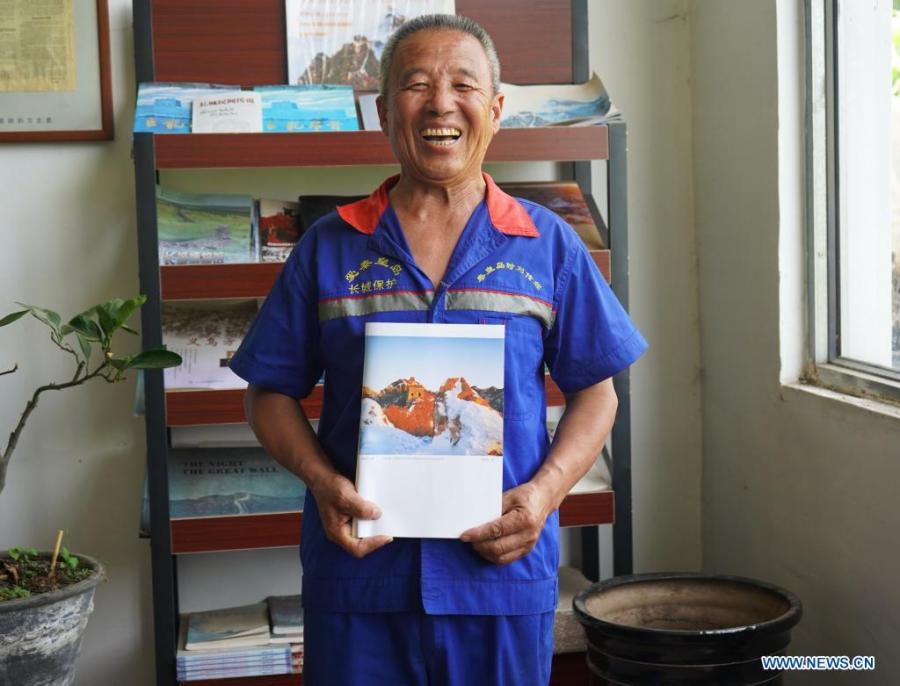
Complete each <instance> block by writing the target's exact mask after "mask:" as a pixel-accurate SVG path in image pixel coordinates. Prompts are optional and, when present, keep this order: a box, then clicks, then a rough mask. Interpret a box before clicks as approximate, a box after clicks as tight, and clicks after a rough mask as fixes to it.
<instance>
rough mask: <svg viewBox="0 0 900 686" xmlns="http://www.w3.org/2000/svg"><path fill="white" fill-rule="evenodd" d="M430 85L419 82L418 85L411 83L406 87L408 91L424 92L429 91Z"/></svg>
mask: <svg viewBox="0 0 900 686" xmlns="http://www.w3.org/2000/svg"><path fill="white" fill-rule="evenodd" d="M427 88H428V84H427V83H423V82H421V81H418V82H416V83H411V84H409V85H408V86H407V87H406V90H408V91H424V90H427Z"/></svg>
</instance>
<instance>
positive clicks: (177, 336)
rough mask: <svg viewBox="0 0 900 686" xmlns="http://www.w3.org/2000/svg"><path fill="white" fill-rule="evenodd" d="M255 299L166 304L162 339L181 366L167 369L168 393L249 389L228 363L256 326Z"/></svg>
mask: <svg viewBox="0 0 900 686" xmlns="http://www.w3.org/2000/svg"><path fill="white" fill-rule="evenodd" d="M256 310H257V305H256V301H255V300H245V301H239V302H230V303H225V302H164V303H163V305H162V339H163V343H165V345H166V347H167V348H168V349H169V350H171V351H173V352H177V353H178V354H179V355H181V358H182V363H181V364H180V365H179V366H177V367H171V368H169V369H166V370H164V372H163V381H164V383H165V387H166V390H167V391H171V390H174V389H206V390H222V389H228V388H246V386H247V382H246V381H244V380H243V379H241V378H240V377H239V376H238V375H237V374H235V373H234V372H233V371H231V369H229V368H228V363H229V362H230V360H231V357H232V356H233V355H234V353H235V352H237V349H238V346H239V345H240V344H241V340H242V339H243V337H244V336H245V335H246V333H247V330H248V329H249V328H250V325H251V324H252V323H253V319H254V317H255V316H256Z"/></svg>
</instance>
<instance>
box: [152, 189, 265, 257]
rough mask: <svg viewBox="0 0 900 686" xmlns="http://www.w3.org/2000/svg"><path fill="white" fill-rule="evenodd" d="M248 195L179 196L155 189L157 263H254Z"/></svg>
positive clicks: (251, 215) (179, 194) (250, 206)
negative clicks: (157, 238)
mask: <svg viewBox="0 0 900 686" xmlns="http://www.w3.org/2000/svg"><path fill="white" fill-rule="evenodd" d="M253 213H254V205H253V198H251V197H250V196H249V195H226V194H211V193H180V192H176V191H170V190H166V189H164V188H159V187H157V189H156V221H157V227H158V229H157V230H158V237H159V263H160V264H223V263H236V262H255V261H256V251H255V247H254V245H253V241H252V233H253V221H254V217H253Z"/></svg>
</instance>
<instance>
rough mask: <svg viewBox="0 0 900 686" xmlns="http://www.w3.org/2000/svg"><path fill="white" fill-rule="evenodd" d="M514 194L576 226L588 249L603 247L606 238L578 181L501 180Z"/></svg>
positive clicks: (502, 185) (510, 192)
mask: <svg viewBox="0 0 900 686" xmlns="http://www.w3.org/2000/svg"><path fill="white" fill-rule="evenodd" d="M500 187H501V188H502V189H503V190H504V191H506V192H507V193H509V194H510V195H512V196H515V197H519V198H524V199H525V200H530V201H532V202H536V203H538V204H539V205H543V206H544V207H546V208H547V209H550V210H553V211H554V212H555V213H556V214H558V215H559V216H560V217H562V218H563V219H564V220H566V222H568V223H569V225H571V227H572V228H573V229H575V231H576V233H578V236H579V238H581V240H582V242H583V243H584V244H585V246H586V247H587V248H588V250H602V249H603V248H604V245H603V240H602V239H601V237H600V231H599V230H598V229H597V224H596V223H595V222H594V217H593V215H592V214H591V210H590V207H588V204H587V199H586V198H585V197H584V194H583V193H582V192H581V188H580V187H579V185H578V183H577V182H576V181H525V182H515V183H501V184H500Z"/></svg>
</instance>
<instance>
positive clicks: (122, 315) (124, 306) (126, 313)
mask: <svg viewBox="0 0 900 686" xmlns="http://www.w3.org/2000/svg"><path fill="white" fill-rule="evenodd" d="M145 302H147V296H146V295H138V296H135V297H134V298H129V299H128V300H126V301H125V302H123V303H121V305H119V309H118V312H117V313H116V328H117V329H118V328H119V327H121V326H122V325H123V324H125V322H127V321H128V320H129V319H130V318H131V315H133V314H134V313H135V311H136V310H137V309H138V308H140V307H141V305H143V304H144V303H145Z"/></svg>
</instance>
